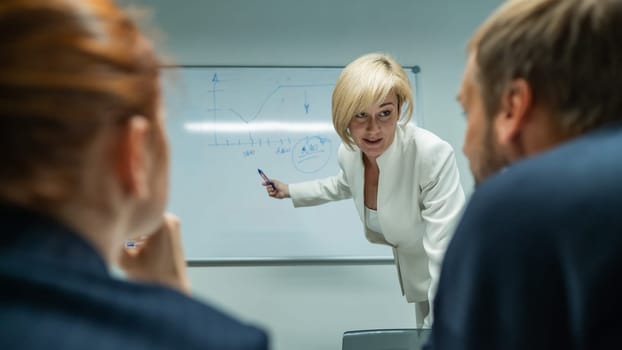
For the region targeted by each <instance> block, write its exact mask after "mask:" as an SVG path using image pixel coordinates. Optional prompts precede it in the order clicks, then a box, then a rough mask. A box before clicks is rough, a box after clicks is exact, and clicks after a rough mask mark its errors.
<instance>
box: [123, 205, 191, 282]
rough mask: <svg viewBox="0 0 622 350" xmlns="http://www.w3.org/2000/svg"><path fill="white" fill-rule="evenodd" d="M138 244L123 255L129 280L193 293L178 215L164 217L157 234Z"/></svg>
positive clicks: (138, 241) (139, 239)
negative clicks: (157, 284)
mask: <svg viewBox="0 0 622 350" xmlns="http://www.w3.org/2000/svg"><path fill="white" fill-rule="evenodd" d="M135 242H136V246H135V247H133V248H124V249H123V251H122V252H121V261H120V266H121V268H122V269H123V270H124V271H125V273H126V274H127V276H128V278H129V279H132V280H136V281H142V282H153V283H159V284H162V285H166V286H168V287H171V288H174V289H177V290H179V291H181V292H183V293H186V294H191V291H190V283H189V281H188V276H187V272H186V261H185V258H184V253H183V249H182V244H181V233H180V229H179V219H178V218H177V217H176V216H174V215H172V214H169V213H167V214H165V215H164V219H163V220H162V225H161V226H160V228H158V229H157V230H156V232H154V233H153V234H151V235H149V236H146V237H140V238H136V239H135Z"/></svg>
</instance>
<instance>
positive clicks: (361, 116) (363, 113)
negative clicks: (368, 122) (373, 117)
mask: <svg viewBox="0 0 622 350" xmlns="http://www.w3.org/2000/svg"><path fill="white" fill-rule="evenodd" d="M354 116H355V117H356V118H359V119H363V118H365V117H367V113H365V112H361V113H357V114H355V115H354Z"/></svg>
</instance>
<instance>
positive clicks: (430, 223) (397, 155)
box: [289, 124, 464, 314]
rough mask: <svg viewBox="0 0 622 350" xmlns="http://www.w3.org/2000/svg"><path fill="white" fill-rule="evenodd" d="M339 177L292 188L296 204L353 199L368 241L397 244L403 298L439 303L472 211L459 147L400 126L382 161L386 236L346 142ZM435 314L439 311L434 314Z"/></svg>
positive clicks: (355, 153)
mask: <svg viewBox="0 0 622 350" xmlns="http://www.w3.org/2000/svg"><path fill="white" fill-rule="evenodd" d="M338 158H339V166H340V168H341V170H340V171H339V174H337V175H336V176H331V177H328V178H325V179H320V180H314V181H308V182H302V183H297V184H291V185H289V193H290V196H291V198H292V202H293V204H294V206H295V207H303V206H312V205H319V204H323V203H326V202H329V201H336V200H341V199H347V198H353V199H354V204H355V205H356V209H357V211H358V214H359V217H360V218H361V221H362V222H363V224H364V227H365V235H366V236H367V240H369V241H370V242H372V243H380V244H387V245H390V246H391V247H393V256H394V258H395V263H396V266H397V271H398V276H399V281H400V286H401V289H402V294H403V295H405V297H406V300H408V302H411V303H412V302H421V301H426V300H427V301H429V303H430V306H432V305H433V300H434V295H435V293H436V287H437V284H438V278H439V273H440V266H441V261H442V259H443V255H444V253H445V249H446V247H447V244H448V243H449V241H450V239H451V237H452V235H453V231H454V228H455V226H456V224H457V220H458V219H459V217H460V215H461V213H462V208H463V206H464V192H463V191H462V187H461V186H460V176H459V174H458V168H457V166H456V161H455V158H454V152H453V149H452V148H451V146H450V145H449V144H448V143H447V142H445V141H443V140H441V139H440V138H439V137H438V136H436V135H434V134H433V133H431V132H429V131H427V130H424V129H421V128H418V127H416V126H414V125H412V124H407V125H400V124H398V126H397V128H396V132H395V138H394V139H393V143H392V144H391V145H390V146H389V148H387V150H386V151H385V152H384V153H383V154H382V155H381V156H380V157H378V158H377V163H378V167H379V168H380V176H379V179H378V199H377V206H378V207H377V212H378V217H379V221H380V227H381V228H382V231H383V232H382V234H379V233H377V232H374V231H372V230H370V229H369V228H368V227H367V224H366V222H365V207H364V206H365V204H364V177H365V172H364V168H363V158H362V153H361V151H360V150H359V149H358V148H356V147H355V149H354V150H350V149H349V148H348V147H346V146H344V145H343V144H341V146H340V147H339V151H338ZM430 314H431V312H430Z"/></svg>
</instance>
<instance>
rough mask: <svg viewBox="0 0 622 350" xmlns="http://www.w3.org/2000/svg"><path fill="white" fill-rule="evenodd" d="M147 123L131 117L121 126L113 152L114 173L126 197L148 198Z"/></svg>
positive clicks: (141, 119) (144, 120) (143, 119)
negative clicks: (115, 172)
mask: <svg viewBox="0 0 622 350" xmlns="http://www.w3.org/2000/svg"><path fill="white" fill-rule="evenodd" d="M148 142H149V122H148V121H147V118H145V117H143V116H139V115H136V116H132V117H131V118H130V119H128V120H127V122H126V123H125V124H124V125H123V126H121V130H120V132H119V136H118V144H117V147H116V150H115V152H114V157H115V163H116V171H117V176H118V178H119V181H120V183H121V186H122V189H123V191H124V192H125V194H126V195H128V196H131V197H135V198H146V197H148V196H149V183H148V181H149V167H150V161H149V159H148V156H149V152H148Z"/></svg>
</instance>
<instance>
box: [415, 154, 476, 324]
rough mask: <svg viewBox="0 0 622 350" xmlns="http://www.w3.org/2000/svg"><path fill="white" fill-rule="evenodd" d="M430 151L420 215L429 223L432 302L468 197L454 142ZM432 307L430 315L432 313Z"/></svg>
mask: <svg viewBox="0 0 622 350" xmlns="http://www.w3.org/2000/svg"><path fill="white" fill-rule="evenodd" d="M430 154H431V155H432V157H433V158H432V160H431V161H430V162H428V164H425V165H424V167H425V170H426V172H427V171H429V172H428V174H430V176H429V177H426V179H427V181H426V182H424V183H423V184H422V185H421V189H420V190H421V197H420V198H421V217H422V219H423V221H424V222H425V227H426V229H425V233H424V235H423V249H424V250H425V252H426V254H427V256H428V270H429V272H430V278H431V283H430V288H429V290H428V300H429V301H430V305H431V306H432V305H434V297H435V295H436V288H437V286H438V280H439V275H440V268H441V263H442V260H443V256H444V254H445V250H446V249H447V245H448V244H449V241H450V240H451V237H452V236H453V232H454V229H455V228H456V226H457V223H458V220H459V219H460V215H461V214H462V209H463V207H464V201H465V199H464V192H463V190H462V186H461V185H460V175H459V173H458V167H457V165H456V159H455V157H454V152H453V149H452V148H451V146H450V145H449V144H448V143H445V142H443V143H441V144H439V145H438V147H435V148H434V150H433V152H432V153H430ZM432 311H433V310H430V315H433V312H432Z"/></svg>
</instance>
